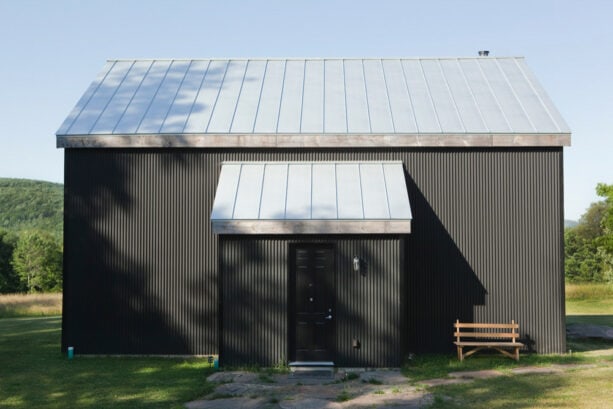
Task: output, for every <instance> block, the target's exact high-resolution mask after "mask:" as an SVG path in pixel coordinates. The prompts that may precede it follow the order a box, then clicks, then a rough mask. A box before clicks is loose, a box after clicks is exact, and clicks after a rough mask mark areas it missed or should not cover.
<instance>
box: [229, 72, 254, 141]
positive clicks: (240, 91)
mask: <svg viewBox="0 0 613 409" xmlns="http://www.w3.org/2000/svg"><path fill="white" fill-rule="evenodd" d="M249 62H250V61H247V64H245V72H244V73H243V80H242V81H241V87H240V89H239V90H238V95H237V96H236V104H234V111H233V112H232V118H230V124H229V125H228V132H231V131H232V127H233V126H234V118H235V117H236V111H237V110H238V105H239V101H240V99H241V95H242V94H243V86H244V85H245V78H246V77H247V71H248V70H249Z"/></svg>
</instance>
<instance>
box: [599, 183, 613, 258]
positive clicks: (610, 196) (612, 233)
mask: <svg viewBox="0 0 613 409" xmlns="http://www.w3.org/2000/svg"><path fill="white" fill-rule="evenodd" d="M596 193H598V196H600V197H603V198H604V203H606V204H607V209H606V211H605V212H604V214H603V217H602V219H601V222H600V223H601V227H602V230H603V236H602V239H600V240H599V244H600V245H601V246H602V247H604V248H605V251H606V252H607V253H609V254H611V255H613V185H606V184H604V183H599V184H598V186H596Z"/></svg>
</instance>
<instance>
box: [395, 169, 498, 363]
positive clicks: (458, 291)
mask: <svg viewBox="0 0 613 409" xmlns="http://www.w3.org/2000/svg"><path fill="white" fill-rule="evenodd" d="M405 177H406V181H407V189H408V191H409V197H410V198H411V210H412V213H413V220H414V222H413V225H412V231H411V234H410V235H408V236H407V238H406V247H405V258H406V259H408V260H410V264H408V266H407V270H406V274H407V284H406V293H405V297H406V311H405V314H406V317H407V338H408V339H407V344H408V347H409V349H410V350H411V351H412V352H447V351H450V350H451V349H453V344H452V342H451V335H452V329H453V326H452V325H453V323H454V322H455V321H456V319H459V320H460V321H462V322H474V320H475V317H474V307H475V306H476V305H485V300H486V295H487V290H486V289H485V287H484V286H483V284H482V283H481V281H480V280H479V278H478V277H477V274H476V273H475V271H474V270H473V268H472V266H471V265H470V264H469V263H468V261H467V260H466V258H465V257H464V255H463V254H462V251H461V250H460V249H459V248H458V246H457V245H456V243H455V241H454V239H453V237H451V235H450V234H449V232H448V231H447V229H446V228H445V226H444V225H443V223H442V222H441V220H440V219H439V217H438V216H437V214H436V212H435V211H434V209H433V208H432V206H431V205H430V203H429V202H428V200H427V198H426V197H425V196H424V195H423V193H422V192H421V190H420V189H419V187H418V186H417V184H416V183H415V180H414V179H413V178H412V176H411V175H410V174H409V173H408V172H406V173H405Z"/></svg>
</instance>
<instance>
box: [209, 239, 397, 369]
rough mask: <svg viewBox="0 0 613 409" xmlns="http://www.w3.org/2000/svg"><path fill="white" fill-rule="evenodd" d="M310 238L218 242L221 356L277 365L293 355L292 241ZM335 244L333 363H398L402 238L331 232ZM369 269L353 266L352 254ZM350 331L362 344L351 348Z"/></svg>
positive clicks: (226, 359)
mask: <svg viewBox="0 0 613 409" xmlns="http://www.w3.org/2000/svg"><path fill="white" fill-rule="evenodd" d="M298 242H302V243H314V242H322V241H321V239H319V238H316V237H312V238H304V239H300V240H296V239H295V238H293V237H270V236H267V237H249V236H240V237H236V236H225V237H224V238H223V239H222V240H221V241H220V252H219V254H220V257H221V276H222V287H223V295H222V303H223V304H222V311H223V312H222V315H223V322H222V332H223V335H222V359H223V363H224V364H230V365H238V364H241V363H242V364H244V363H259V364H263V365H275V364H277V363H279V362H284V361H285V362H286V361H287V360H288V359H291V355H292V353H291V351H290V350H289V349H288V348H290V347H291V345H289V344H288V339H289V331H293V327H292V326H291V325H290V326H288V323H290V322H291V321H292V319H291V317H289V316H288V311H289V310H291V308H289V307H287V306H286V305H287V304H286V303H287V302H288V300H289V301H290V302H291V300H293V297H292V292H293V291H292V289H291V288H289V285H288V283H289V282H290V280H289V274H290V271H291V268H290V266H289V246H290V243H298ZM323 242H325V243H334V244H335V251H336V269H335V274H336V277H335V278H336V288H337V291H336V303H335V304H336V307H335V311H333V316H334V318H335V322H334V323H335V325H336V351H335V354H334V355H335V363H336V364H337V365H341V366H374V367H377V366H399V365H400V364H401V358H402V352H403V351H402V343H401V339H402V331H401V325H402V318H401V313H402V311H401V307H400V305H401V304H400V291H399V288H400V285H401V283H400V275H401V269H400V256H399V255H400V243H401V240H400V239H398V238H373V237H367V238H366V237H362V238H349V237H346V236H344V237H336V236H335V237H331V238H329V239H328V240H325V241H323ZM355 256H358V257H360V258H361V259H363V260H364V261H365V262H366V264H367V267H366V273H365V274H364V275H360V274H358V273H356V272H354V271H353V263H352V260H353V257H355ZM353 338H357V339H359V340H360V343H361V348H360V349H353V348H352V346H351V344H352V340H353Z"/></svg>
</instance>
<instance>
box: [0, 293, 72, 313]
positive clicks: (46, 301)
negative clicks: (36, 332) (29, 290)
mask: <svg viewBox="0 0 613 409" xmlns="http://www.w3.org/2000/svg"><path fill="white" fill-rule="evenodd" d="M61 314H62V293H42V294H0V318H15V317H42V316H49V315H61Z"/></svg>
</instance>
